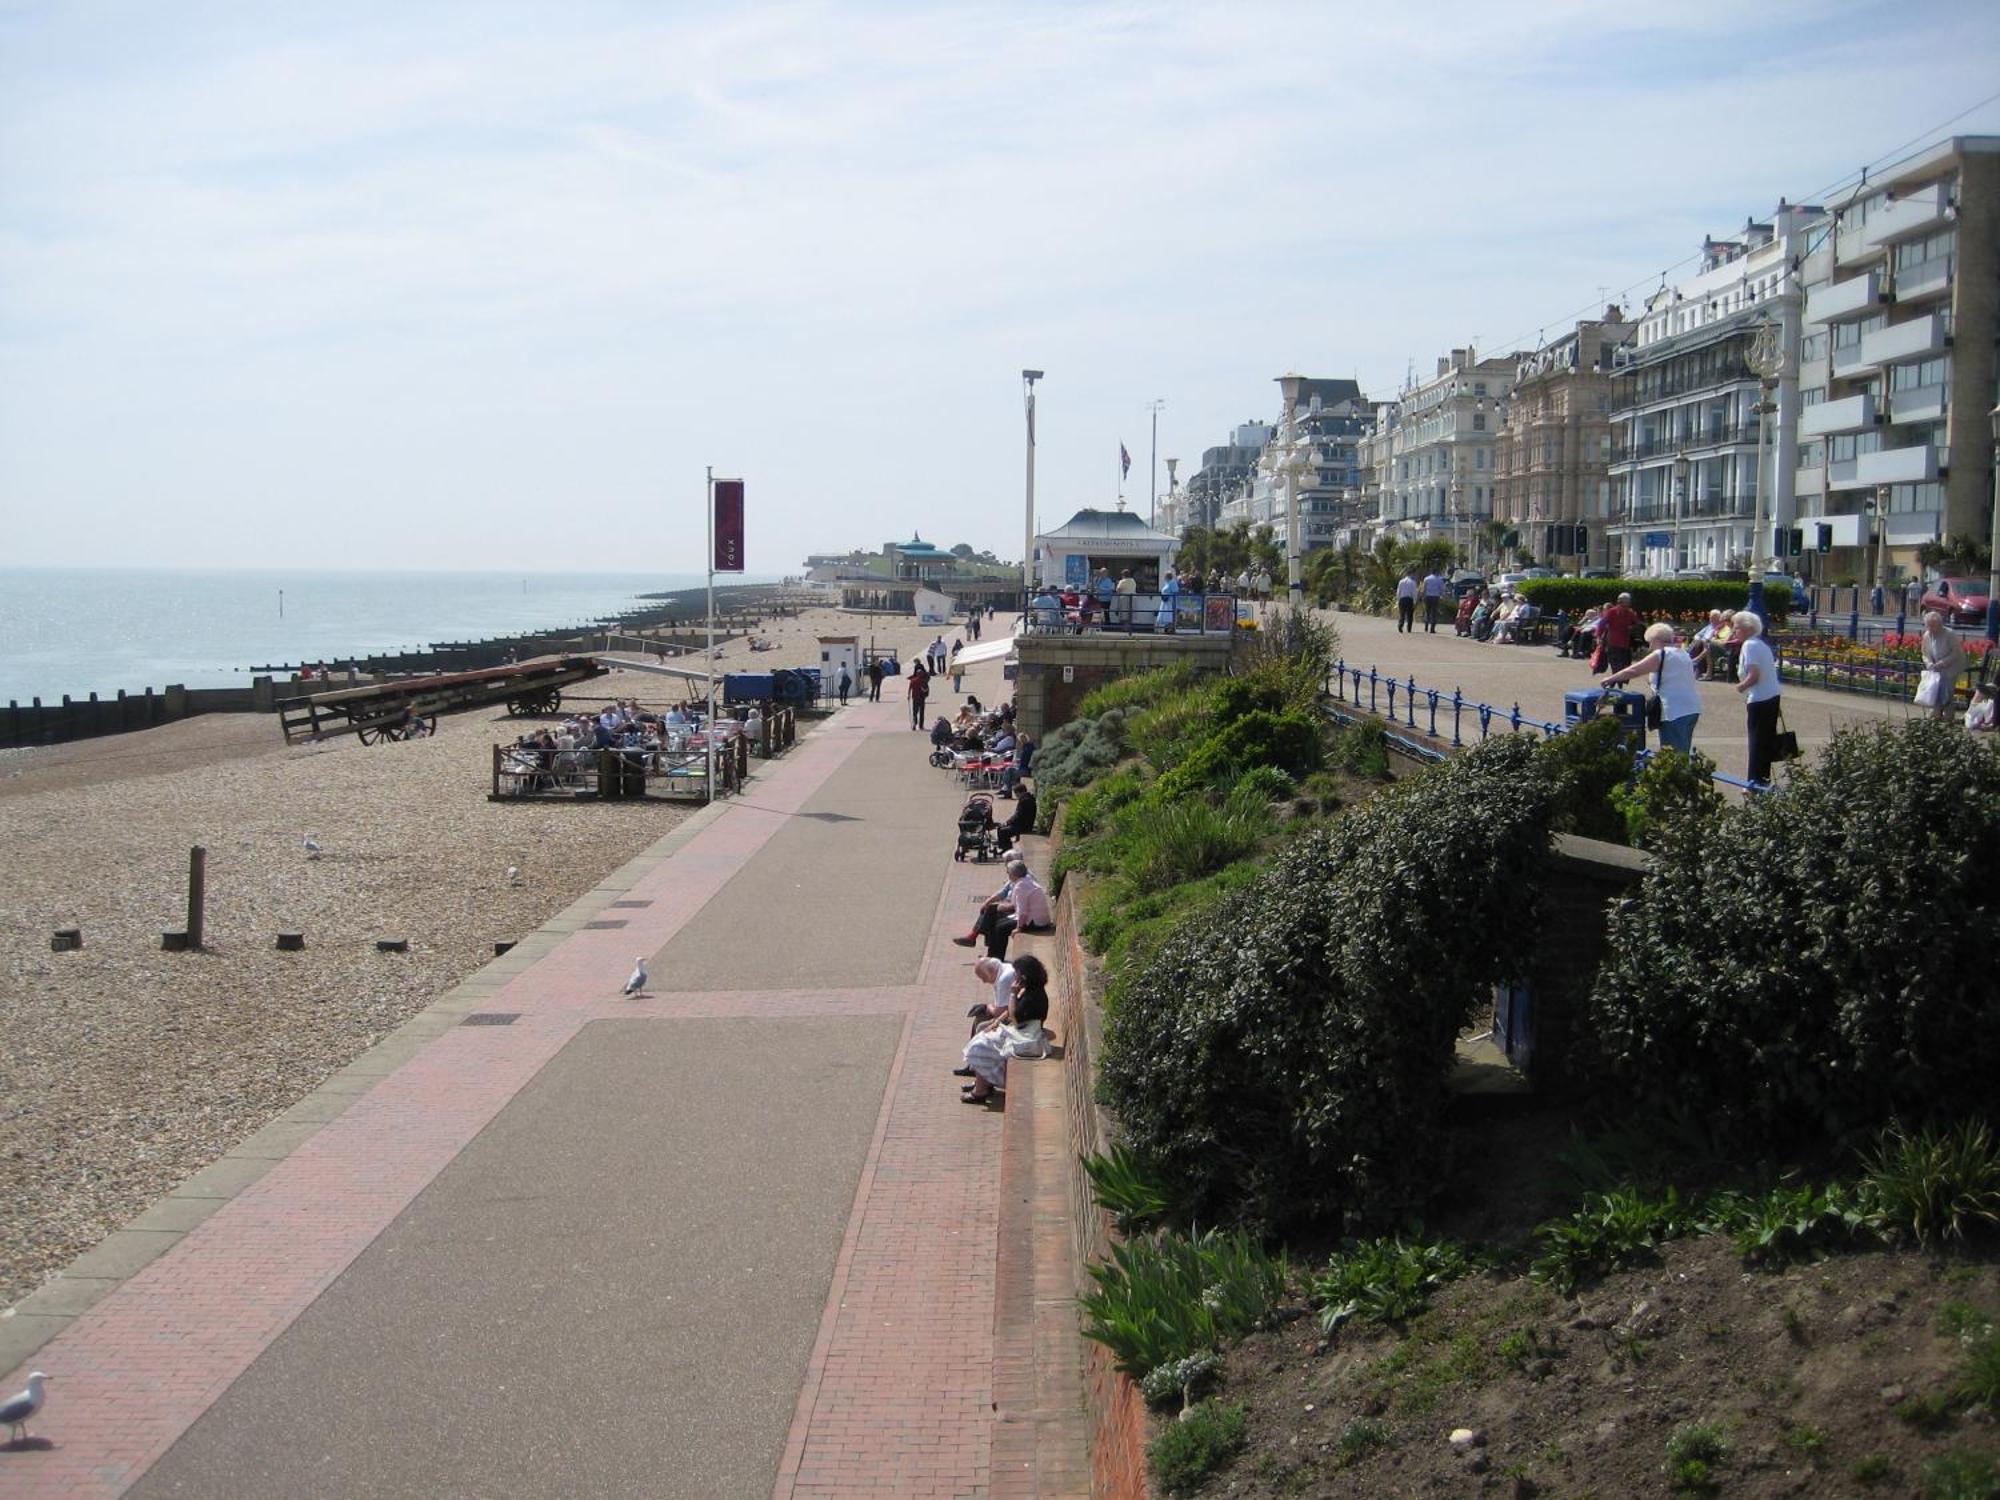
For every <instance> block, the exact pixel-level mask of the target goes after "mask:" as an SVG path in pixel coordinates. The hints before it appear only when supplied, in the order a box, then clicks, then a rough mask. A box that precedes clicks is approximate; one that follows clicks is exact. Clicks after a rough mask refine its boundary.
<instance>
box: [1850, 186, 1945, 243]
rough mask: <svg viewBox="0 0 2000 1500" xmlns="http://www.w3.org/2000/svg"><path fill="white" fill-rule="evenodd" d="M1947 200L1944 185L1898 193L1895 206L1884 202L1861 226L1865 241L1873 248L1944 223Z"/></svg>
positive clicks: (1862, 236)
mask: <svg viewBox="0 0 2000 1500" xmlns="http://www.w3.org/2000/svg"><path fill="white" fill-rule="evenodd" d="M1947 201H1948V195H1947V194H1946V192H1945V187H1944V184H1943V183H1941V182H1934V183H1932V184H1931V185H1930V186H1929V187H1926V188H1918V189H1917V190H1916V191H1915V192H1911V193H1901V194H1898V195H1897V198H1896V201H1895V202H1894V203H1885V204H1883V205H1882V206H1881V207H1880V208H1878V209H1876V210H1875V212H1874V213H1872V214H1870V215H1869V216H1868V222H1867V223H1865V224H1863V225H1862V226H1861V238H1862V241H1863V243H1865V244H1868V245H1871V246H1872V245H1880V244H1884V243H1886V242H1887V241H1889V240H1894V239H1901V238H1902V237H1903V236H1904V235H1906V234H1915V233H1916V232H1917V231H1918V230H1921V229H1928V228H1929V227H1930V226H1931V225H1933V224H1937V223H1940V222H1942V221H1943V219H1944V207H1945V203H1946V202H1947Z"/></svg>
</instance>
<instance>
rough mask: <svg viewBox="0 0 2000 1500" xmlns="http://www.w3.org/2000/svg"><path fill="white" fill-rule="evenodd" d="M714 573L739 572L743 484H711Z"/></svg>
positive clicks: (733, 481)
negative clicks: (713, 509) (713, 507)
mask: <svg viewBox="0 0 2000 1500" xmlns="http://www.w3.org/2000/svg"><path fill="white" fill-rule="evenodd" d="M712 524H713V526H714V528H715V557H714V560H713V563H714V568H715V571H716V572H718V573H741V572H742V571H743V481H742V480H740V479H718V480H716V481H715V516H714V520H713V523H712Z"/></svg>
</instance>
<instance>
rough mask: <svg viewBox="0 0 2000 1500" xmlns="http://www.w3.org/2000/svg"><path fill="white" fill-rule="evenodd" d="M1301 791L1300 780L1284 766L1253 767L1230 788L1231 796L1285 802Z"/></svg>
mask: <svg viewBox="0 0 2000 1500" xmlns="http://www.w3.org/2000/svg"><path fill="white" fill-rule="evenodd" d="M1298 789H1299V783H1298V778H1297V777H1295V776H1293V775H1292V773H1291V772H1290V771H1287V770H1286V769H1285V768H1284V767H1282V766H1252V767H1251V768H1250V769H1249V770H1247V771H1245V772H1244V773H1243V774H1242V775H1241V776H1239V777H1237V778H1236V781H1235V783H1234V784H1233V785H1232V786H1231V787H1230V788H1229V791H1230V795H1231V796H1241V797H1254V798H1256V799H1258V800H1259V801H1262V802H1283V801H1285V800H1286V799H1287V798H1289V797H1290V796H1291V795H1292V794H1293V793H1294V792H1296V791H1297V790H1298Z"/></svg>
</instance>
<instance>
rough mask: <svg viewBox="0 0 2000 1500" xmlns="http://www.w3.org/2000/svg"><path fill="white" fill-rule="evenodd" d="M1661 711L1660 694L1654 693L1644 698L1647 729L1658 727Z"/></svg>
mask: <svg viewBox="0 0 2000 1500" xmlns="http://www.w3.org/2000/svg"><path fill="white" fill-rule="evenodd" d="M1662 712H1663V710H1662V709H1661V708H1660V695H1659V694H1658V693H1655V694H1653V696H1652V697H1650V698H1648V699H1647V700H1646V727H1647V728H1648V729H1658V728H1659V727H1660V723H1661V715H1662Z"/></svg>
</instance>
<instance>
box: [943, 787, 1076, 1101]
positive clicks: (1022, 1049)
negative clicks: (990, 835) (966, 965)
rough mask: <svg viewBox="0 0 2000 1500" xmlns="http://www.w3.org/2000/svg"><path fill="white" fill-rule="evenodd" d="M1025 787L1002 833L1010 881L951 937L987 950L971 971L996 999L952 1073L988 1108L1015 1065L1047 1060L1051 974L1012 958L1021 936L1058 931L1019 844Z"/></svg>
mask: <svg viewBox="0 0 2000 1500" xmlns="http://www.w3.org/2000/svg"><path fill="white" fill-rule="evenodd" d="M1019 786H1020V790H1019V794H1018V797H1017V800H1016V802H1015V807H1014V816H1013V817H1012V818H1011V819H1010V820H1009V821H1008V822H1007V823H1006V824H1005V825H1004V826H1003V827H1002V828H1001V830H1000V833H1001V847H1002V848H1004V849H1006V850H1007V853H1006V856H1005V859H1006V870H1007V879H1006V881H1005V883H1004V884H1002V885H1001V886H1000V888H999V889H998V890H996V891H994V892H993V893H992V894H991V895H990V896H988V897H986V899H985V900H983V901H981V902H980V903H979V913H978V915H977V916H975V917H974V918H973V921H972V928H971V930H970V931H968V932H963V933H959V934H957V935H955V936H954V937H953V938H952V941H953V942H954V943H956V944H957V945H958V946H959V947H961V948H972V947H979V946H983V947H984V948H985V950H986V951H985V953H984V955H983V956H982V957H981V958H980V959H979V960H978V962H976V963H975V964H974V965H973V966H972V972H973V975H974V977H975V978H976V979H977V980H978V981H979V984H980V987H981V989H982V990H984V991H987V992H988V993H989V996H990V998H987V999H984V1000H982V1001H980V1002H979V1003H978V1004H976V1005H974V1006H973V1007H972V1009H971V1010H970V1011H969V1012H968V1013H967V1014H968V1015H969V1016H970V1017H971V1019H972V1038H971V1040H970V1041H968V1042H967V1043H966V1044H965V1050H964V1053H963V1054H962V1056H961V1059H960V1063H959V1066H958V1067H957V1068H955V1069H953V1070H952V1071H953V1072H954V1073H955V1074H956V1075H957V1076H958V1077H960V1078H969V1079H971V1080H972V1081H971V1082H970V1083H968V1084H966V1085H965V1087H964V1089H963V1091H962V1094H961V1097H962V1098H963V1099H964V1101H965V1102H966V1103H967V1104H984V1103H986V1102H987V1101H988V1100H989V1099H991V1098H992V1097H993V1096H994V1095H995V1094H996V1093H1004V1092H1005V1091H1006V1088H1007V1064H1008V1061H1009V1059H1011V1058H1016V1057H1046V1056H1048V1049H1049V1038H1048V1032H1047V1022H1048V1018H1049V971H1048V968H1047V966H1046V965H1045V964H1044V963H1043V962H1042V960H1041V959H1039V958H1036V957H1035V956H1034V955H1032V954H1023V955H1021V956H1020V957H1018V958H1015V959H1014V960H1013V961H1012V962H1009V961H1008V957H1007V950H1008V948H1009V947H1010V946H1011V945H1012V943H1013V941H1014V939H1015V938H1016V937H1017V936H1020V935H1023V934H1033V933H1049V932H1054V931H1055V925H1056V919H1055V911H1054V909H1053V907H1052V906H1051V905H1050V903H1049V893H1048V891H1047V889H1045V888H1044V887H1043V885H1042V883H1041V882H1040V881H1039V880H1037V879H1036V878H1035V876H1034V872H1033V871H1031V870H1030V869H1029V868H1028V861H1027V858H1026V856H1025V855H1024V854H1023V852H1022V850H1021V847H1020V843H1019V840H1020V839H1022V838H1024V837H1026V836H1027V835H1028V834H1030V833H1032V832H1033V831H1034V826H1035V794H1034V790H1033V788H1032V787H1030V786H1029V784H1028V783H1027V782H1026V781H1023V782H1021V783H1020V784H1019Z"/></svg>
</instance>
